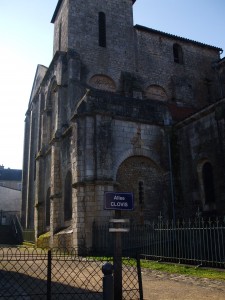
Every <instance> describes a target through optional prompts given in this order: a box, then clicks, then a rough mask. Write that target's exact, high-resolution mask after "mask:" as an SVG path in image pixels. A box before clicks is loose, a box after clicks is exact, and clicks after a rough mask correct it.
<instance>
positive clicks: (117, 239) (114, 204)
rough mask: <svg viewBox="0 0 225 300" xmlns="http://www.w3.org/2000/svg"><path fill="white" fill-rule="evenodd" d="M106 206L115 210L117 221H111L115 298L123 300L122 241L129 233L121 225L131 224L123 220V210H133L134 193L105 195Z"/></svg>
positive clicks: (108, 193) (110, 193)
mask: <svg viewBox="0 0 225 300" xmlns="http://www.w3.org/2000/svg"><path fill="white" fill-rule="evenodd" d="M104 204H105V206H104V208H105V209H106V210H115V219H113V220H111V222H112V223H113V224H115V225H114V227H113V228H110V229H109V231H110V232H114V234H115V236H114V255H113V265H114V297H115V299H116V300H122V298H123V287H122V239H121V233H122V232H128V231H129V229H128V228H124V227H123V228H120V225H121V223H126V222H129V220H125V219H121V211H122V210H133V208H134V204H133V194H132V193H114V192H106V193H105V203H104Z"/></svg>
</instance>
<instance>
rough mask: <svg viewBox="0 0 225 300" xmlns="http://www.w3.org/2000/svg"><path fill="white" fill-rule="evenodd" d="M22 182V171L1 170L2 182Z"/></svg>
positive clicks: (0, 179)
mask: <svg viewBox="0 0 225 300" xmlns="http://www.w3.org/2000/svg"><path fill="white" fill-rule="evenodd" d="M3 180H4V181H21V180H22V170H16V169H0V181H3Z"/></svg>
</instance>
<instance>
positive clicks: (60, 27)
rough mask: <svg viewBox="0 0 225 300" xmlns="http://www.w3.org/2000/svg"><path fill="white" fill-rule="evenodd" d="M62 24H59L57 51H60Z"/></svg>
mask: <svg viewBox="0 0 225 300" xmlns="http://www.w3.org/2000/svg"><path fill="white" fill-rule="evenodd" d="M61 38H62V23H60V24H59V51H60V50H61Z"/></svg>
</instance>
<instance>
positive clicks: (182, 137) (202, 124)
mask: <svg viewBox="0 0 225 300" xmlns="http://www.w3.org/2000/svg"><path fill="white" fill-rule="evenodd" d="M222 106H224V100H222V101H220V102H218V103H217V105H216V109H215V107H214V106H211V107H208V108H206V109H205V110H203V111H202V112H200V113H199V114H196V115H194V116H193V117H192V118H190V119H187V120H186V121H184V122H181V123H179V124H177V125H176V128H177V129H178V130H177V137H178V140H177V143H178V149H179V150H178V151H179V161H178V160H177V161H174V165H175V167H176V168H177V167H178V169H179V170H178V173H177V174H176V175H177V176H178V177H179V180H180V184H181V190H182V195H179V196H180V197H178V205H180V207H182V214H183V215H185V216H194V215H195V214H196V213H197V211H198V210H200V211H201V212H202V214H203V215H204V214H205V215H207V213H210V212H212V213H215V214H216V215H218V216H219V215H220V216H222V215H224V213H225V208H224V198H225V186H224V169H225V168H224V167H225V158H224V149H225V148H224V142H223V141H224V116H225V115H224V114H223V115H222V116H221V117H220V120H218V119H217V118H216V115H215V111H216V110H218V109H219V107H222ZM206 162H208V163H210V165H211V166H212V170H213V178H214V180H213V186H214V194H215V204H213V205H212V206H211V207H210V206H209V205H208V204H207V203H206V195H205V191H204V183H203V174H202V172H203V171H202V170H203V166H204V164H205V163H206ZM176 164H178V166H176ZM179 199H180V200H179ZM181 199H182V200H181ZM179 201H181V202H180V203H179Z"/></svg>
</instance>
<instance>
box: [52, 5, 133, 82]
mask: <svg viewBox="0 0 225 300" xmlns="http://www.w3.org/2000/svg"><path fill="white" fill-rule="evenodd" d="M133 3H134V0H85V1H83V0H59V1H58V4H57V7H56V10H55V12H54V14H53V17H52V20H51V22H52V23H54V54H55V53H56V52H57V51H63V52H68V51H70V50H72V51H75V52H76V53H77V54H78V56H79V57H80V60H81V63H82V66H83V69H84V70H85V72H86V73H85V76H84V77H85V78H86V80H87V81H88V80H89V79H90V77H91V76H93V75H94V74H105V75H107V76H109V77H110V78H112V79H113V80H114V81H115V82H118V80H119V77H120V73H121V70H123V71H125V72H133V71H134V61H135V59H134V47H133V45H134V29H133Z"/></svg>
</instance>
